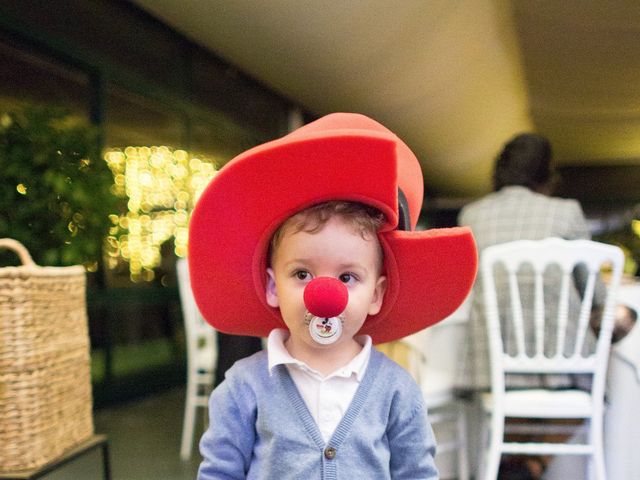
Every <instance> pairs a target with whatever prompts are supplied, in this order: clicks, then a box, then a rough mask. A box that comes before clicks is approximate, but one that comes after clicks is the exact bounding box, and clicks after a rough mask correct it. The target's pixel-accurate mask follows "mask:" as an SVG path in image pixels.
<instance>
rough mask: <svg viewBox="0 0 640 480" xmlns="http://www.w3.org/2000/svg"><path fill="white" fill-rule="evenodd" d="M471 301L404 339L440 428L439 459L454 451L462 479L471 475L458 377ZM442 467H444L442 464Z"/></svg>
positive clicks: (431, 417)
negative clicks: (456, 389)
mask: <svg viewBox="0 0 640 480" xmlns="http://www.w3.org/2000/svg"><path fill="white" fill-rule="evenodd" d="M470 304H471V303H470V298H467V300H466V301H465V302H464V303H463V305H462V306H461V307H460V308H458V310H456V312H454V313H453V314H452V315H450V316H449V317H447V318H446V319H444V320H442V321H441V322H440V323H438V324H436V325H434V326H433V327H430V328H427V329H425V330H422V331H421V332H418V333H416V334H414V335H411V336H409V337H406V338H404V339H402V340H401V342H402V343H404V344H406V345H407V346H408V347H409V358H408V360H409V372H410V373H411V374H412V376H413V377H414V378H415V380H416V382H417V383H418V385H419V386H420V388H421V389H422V394H423V397H424V400H425V403H426V405H427V409H428V412H429V421H430V422H431V425H432V426H433V428H434V430H435V432H436V436H437V442H438V457H437V459H436V460H437V461H438V460H440V461H442V460H441V459H443V458H445V457H444V455H447V454H454V455H455V470H456V474H457V478H458V480H468V478H469V462H468V457H467V444H468V441H467V419H466V412H465V404H464V402H463V401H462V400H461V399H459V398H457V397H456V395H455V387H456V383H455V380H456V369H457V364H458V362H459V360H460V356H461V351H462V349H463V347H464V338H465V335H466V331H467V320H468V313H469V307H470ZM441 433H442V435H440V434H441ZM438 468H439V469H440V470H444V469H443V468H442V464H441V465H439V466H438ZM444 473H445V472H444V471H441V474H444Z"/></svg>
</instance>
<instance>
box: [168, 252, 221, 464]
mask: <svg viewBox="0 0 640 480" xmlns="http://www.w3.org/2000/svg"><path fill="white" fill-rule="evenodd" d="M176 270H177V273H178V288H179V291H180V304H181V306H182V316H183V318H184V330H185V338H186V345H187V392H186V400H185V405H184V423H183V427H182V442H181V445H180V457H181V458H182V459H183V460H188V459H189V458H191V451H192V449H193V435H194V429H195V423H196V416H197V410H198V407H203V408H205V409H206V408H207V402H208V399H209V393H210V392H211V388H212V386H213V376H214V372H215V368H216V362H217V358H218V346H217V343H216V340H217V338H216V331H215V330H214V328H213V327H211V326H210V325H209V324H208V323H206V322H205V320H204V319H203V318H202V315H200V312H199V311H198V307H197V306H196V302H195V299H194V298H193V293H192V292H191V282H190V281H189V265H188V263H187V260H186V259H184V258H180V259H178V260H177V262H176ZM205 411H206V410H205Z"/></svg>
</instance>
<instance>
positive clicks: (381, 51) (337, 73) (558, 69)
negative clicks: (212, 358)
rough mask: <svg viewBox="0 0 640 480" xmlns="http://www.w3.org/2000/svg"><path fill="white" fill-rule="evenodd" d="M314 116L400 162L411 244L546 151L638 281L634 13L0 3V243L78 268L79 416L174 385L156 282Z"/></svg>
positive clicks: (170, 329)
mask: <svg viewBox="0 0 640 480" xmlns="http://www.w3.org/2000/svg"><path fill="white" fill-rule="evenodd" d="M334 111H354V112H361V113H364V114H366V115H369V116H371V117H373V118H375V119H377V120H378V121H380V122H381V123H383V124H384V125H386V126H387V127H388V128H390V129H391V130H393V131H394V132H395V133H397V134H398V135H399V136H400V137H401V138H402V139H404V140H405V142H406V143H407V144H408V145H409V146H410V147H411V148H412V150H413V151H414V152H415V153H416V155H417V156H418V158H419V160H420V162H421V165H422V167H423V172H424V178H425V197H426V198H425V202H424V210H423V212H422V217H421V222H420V223H421V226H422V227H423V228H427V227H435V226H438V227H439V226H452V225H454V224H455V219H456V215H457V213H458V211H459V210H460V208H461V207H462V206H463V205H465V204H466V203H468V202H470V201H471V200H473V199H475V198H477V197H479V196H481V195H483V194H485V193H487V192H488V191H489V190H490V189H491V186H490V179H491V171H492V166H493V161H494V158H495V156H496V154H497V153H498V152H499V151H500V149H501V147H502V145H503V144H504V143H505V141H506V140H507V139H508V138H509V137H511V136H512V135H514V134H516V133H519V132H522V131H535V132H538V133H541V134H543V135H545V136H547V137H548V138H549V139H550V140H551V143H552V145H553V146H554V153H555V160H556V165H557V171H558V173H559V174H560V177H561V182H560V183H559V185H558V190H557V192H556V193H557V194H558V195H560V196H565V197H571V198H577V199H578V200H580V202H581V203H582V205H583V208H584V210H585V213H586V215H587V217H588V219H589V222H590V226H591V229H592V233H593V235H594V236H595V238H596V239H601V240H603V241H607V242H611V243H615V244H618V245H621V246H622V247H623V248H624V249H625V253H626V254H627V259H628V267H627V271H628V273H629V274H631V275H635V274H636V273H637V266H636V262H637V261H640V241H639V237H638V235H639V234H640V220H639V219H640V216H639V214H640V211H639V210H638V205H639V204H640V189H639V188H638V184H639V182H640V4H639V3H638V2H636V1H633V0H615V1H604V0H601V1H596V0H586V1H579V0H568V1H562V2H558V1H555V0H534V1H528V0H453V1H450V0H402V1H398V2H388V1H386V0H349V1H348V2H341V1H322V2H320V1H311V0H301V1H300V0H299V1H293V0H270V1H268V2H256V1H251V0H216V1H215V2H211V1H205V0H182V1H175V0H134V1H131V2H129V1H122V0H111V1H109V0H82V1H80V0H66V1H64V2H63V1H59V0H49V1H46V2H41V1H21V2H15V1H0V167H1V168H0V171H1V172H2V179H3V181H2V189H1V192H0V237H12V238H15V239H17V240H19V241H21V242H22V243H24V244H25V246H26V247H27V248H28V249H29V250H30V252H31V253H32V255H33V256H34V259H35V260H36V262H38V263H40V264H42V265H71V264H83V265H85V267H86V269H87V272H88V279H89V280H88V281H89V284H88V293H87V302H88V313H89V326H90V329H89V330H90V336H91V344H92V382H93V388H94V390H93V391H94V404H95V406H96V408H98V409H100V408H103V407H108V406H113V405H117V404H120V403H122V402H125V401H130V400H133V399H137V398H140V397H143V396H148V395H149V394H151V393H154V392H164V391H169V390H171V389H172V388H173V387H175V386H180V385H183V384H184V369H185V359H186V357H185V346H184V329H183V326H182V316H181V311H180V302H179V297H178V289H177V285H176V273H175V261H176V258H179V257H183V256H185V255H186V253H187V252H186V245H187V226H188V220H189V215H190V212H191V209H192V208H193V205H194V202H195V201H196V200H197V197H198V195H199V193H200V192H201V190H202V188H204V186H205V185H206V183H207V182H208V181H209V180H210V179H211V178H212V177H213V175H215V172H216V171H217V170H218V169H219V168H220V167H221V166H223V165H224V164H225V163H226V162H227V161H228V160H229V159H231V158H233V156H234V155H236V154H237V153H239V152H241V151H243V150H245V149H247V148H249V147H251V146H253V145H256V144H259V143H262V142H265V141H268V140H270V139H274V138H276V137H279V136H281V135H283V134H285V133H286V132H288V131H289V130H290V129H291V128H295V127H297V126H300V125H302V124H303V123H305V122H307V121H310V120H313V119H315V118H317V117H318V116H321V115H323V114H326V113H329V112H334ZM0 259H1V260H2V262H3V263H2V265H7V264H16V259H15V258H12V257H11V255H9V254H6V253H3V254H2V256H1V257H0Z"/></svg>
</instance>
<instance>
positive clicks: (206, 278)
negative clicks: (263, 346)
mask: <svg viewBox="0 0 640 480" xmlns="http://www.w3.org/2000/svg"><path fill="white" fill-rule="evenodd" d="M397 141H398V139H397V137H395V136H394V135H392V134H390V133H389V134H387V133H385V132H363V131H362V130H353V131H349V130H343V131H340V132H339V133H337V134H336V133H334V134H330V135H327V134H326V133H322V132H320V133H318V132H312V133H310V134H307V135H300V136H298V137H297V138H296V139H295V140H292V139H288V138H287V137H284V138H283V139H280V140H276V141H273V142H269V143H267V144H264V145H261V146H259V147H256V148H254V149H251V150H249V151H248V152H245V153H244V154H242V155H240V156H239V157H237V158H236V159H234V160H233V161H231V162H230V163H229V164H228V165H226V166H225V167H224V168H223V169H222V170H221V171H220V172H219V173H218V174H217V176H216V177H215V179H214V181H212V182H211V183H210V185H209V186H208V187H207V188H206V189H205V191H204V192H203V194H202V196H201V197H200V199H199V201H198V204H197V206H196V208H195V210H194V212H193V215H192V217H191V221H190V232H189V237H190V239H189V267H190V272H191V286H192V289H193V293H194V296H195V298H196V302H197V304H198V307H199V309H200V311H201V313H202V315H203V316H204V318H205V319H206V320H207V321H208V322H209V323H210V324H211V325H213V326H214V327H215V328H216V329H218V330H220V331H221V332H225V333H230V334H237V335H252V336H267V335H268V334H269V332H270V331H271V330H273V329H274V328H286V326H285V324H284V322H283V320H282V318H281V316H280V313H279V310H277V309H274V308H272V307H270V306H268V305H267V303H266V298H265V285H266V278H267V275H266V268H267V266H268V258H267V256H268V250H269V243H270V240H271V237H272V236H273V233H274V232H275V230H276V229H277V228H278V227H279V225H280V224H281V223H282V222H283V221H284V220H286V219H287V218H288V217H290V216H291V215H293V214H294V213H296V212H298V211H300V210H303V209H304V208H307V207H309V206H311V205H314V204H317V203H321V202H324V201H328V200H350V201H357V202H362V203H366V204H368V205H371V206H373V207H376V208H378V209H379V210H380V211H382V213H384V215H385V217H386V219H387V222H386V224H385V225H384V226H383V228H382V229H381V231H380V233H379V238H380V241H381V244H382V246H383V249H384V252H385V267H384V268H385V272H386V274H387V275H388V276H389V279H388V287H387V288H388V292H387V293H386V294H385V300H384V303H383V308H382V311H381V312H380V313H379V314H378V315H376V316H372V317H370V318H369V319H367V321H366V322H365V325H364V327H363V329H362V332H363V333H367V334H369V335H371V336H372V338H373V340H374V342H376V343H379V342H384V341H389V340H392V339H394V338H400V337H402V336H405V335H408V334H410V333H413V332H415V331H418V330H421V329H422V328H424V327H426V326H428V325H431V324H433V323H435V322H437V321H438V320H440V319H442V318H444V317H445V316H446V315H448V314H449V313H451V312H452V311H454V310H455V309H456V308H457V306H458V305H459V304H460V303H461V302H462V301H463V300H464V297H466V294H467V293H468V291H469V289H470V287H471V285H472V283H473V278H474V277H475V271H476V263H477V261H476V257H475V246H474V243H473V237H472V236H471V233H470V231H469V230H468V229H442V230H428V231H424V232H399V231H395V230H394V229H395V227H396V225H397V222H398V210H397V204H398V186H397V185H398V166H397V150H396V148H397ZM239 179H241V181H240V180H239ZM420 181H421V180H420Z"/></svg>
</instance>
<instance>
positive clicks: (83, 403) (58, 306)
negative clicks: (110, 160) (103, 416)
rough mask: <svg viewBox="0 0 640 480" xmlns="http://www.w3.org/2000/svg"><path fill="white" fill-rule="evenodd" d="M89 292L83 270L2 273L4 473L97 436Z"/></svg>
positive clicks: (28, 268) (0, 437)
mask: <svg viewBox="0 0 640 480" xmlns="http://www.w3.org/2000/svg"><path fill="white" fill-rule="evenodd" d="M12 246H13V245H12ZM2 247H7V245H6V244H4V243H3V239H0V248H2ZM27 256H28V254H27ZM28 259H29V260H30V257H28ZM25 263H27V262H25ZM85 287H86V285H85V272H84V269H83V268H82V267H81V266H75V267H39V266H37V265H35V264H33V263H31V264H25V265H23V266H20V267H5V268H0V473H6V472H12V471H17V470H24V469H33V468H38V467H40V466H42V465H44V464H46V463H47V462H49V461H51V460H53V459H55V458H56V457H58V456H59V455H61V454H62V453H64V452H65V451H66V450H68V449H70V448H72V447H74V446H75V445H76V444H78V443H80V442H82V441H84V440H86V439H87V438H88V437H90V436H91V435H92V434H93V416H92V394H91V379H90V361H89V334H88V327H87V314H86V300H85Z"/></svg>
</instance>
